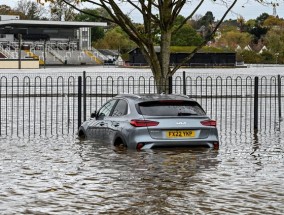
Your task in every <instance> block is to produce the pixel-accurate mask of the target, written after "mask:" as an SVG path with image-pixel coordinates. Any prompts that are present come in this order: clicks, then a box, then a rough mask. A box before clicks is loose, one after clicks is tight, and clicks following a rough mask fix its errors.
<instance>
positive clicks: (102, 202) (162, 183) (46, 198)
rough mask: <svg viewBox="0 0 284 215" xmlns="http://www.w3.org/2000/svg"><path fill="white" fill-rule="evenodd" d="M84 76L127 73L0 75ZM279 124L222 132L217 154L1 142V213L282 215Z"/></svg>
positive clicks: (74, 142)
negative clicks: (268, 127)
mask: <svg viewBox="0 0 284 215" xmlns="http://www.w3.org/2000/svg"><path fill="white" fill-rule="evenodd" d="M73 69H74V70H73ZM84 70H85V71H86V72H87V73H88V74H89V73H90V74H91V73H92V72H95V71H97V72H102V73H104V74H106V75H108V74H110V75H112V74H113V73H111V72H110V71H112V72H114V70H115V71H117V72H118V73H119V74H120V72H121V74H123V73H125V72H129V71H130V69H121V68H101V67H86V68H79V67H78V68H68V69H66V68H47V69H46V70H44V69H41V70H32V71H28V70H21V71H18V70H8V71H1V73H2V72H3V73H2V74H4V75H5V74H9V73H10V74H19V73H24V74H25V75H29V74H30V75H33V74H34V75H43V74H44V75H50V74H54V75H55V73H56V72H57V74H59V72H60V73H69V72H74V73H78V72H81V71H84ZM106 71H108V72H106ZM283 71H284V68H283V67H270V68H266V67H250V68H247V69H241V68H239V69H214V70H212V69H210V70H202V69H192V70H190V69H188V70H186V72H191V74H195V75H196V76H197V75H203V76H205V75H213V74H214V75H234V76H236V75H242V74H243V75H278V74H280V75H281V72H282V73H283ZM28 72H29V74H28ZM135 72H137V73H138V74H144V73H145V72H149V70H147V69H141V70H135ZM283 123H284V122H280V125H279V129H276V130H269V131H266V130H265V129H263V130H262V131H261V132H259V133H254V132H249V131H245V130H243V131H234V130H231V129H230V130H225V129H222V130H220V142H221V146H220V149H219V150H218V151H215V150H210V149H202V148H200V149H199V148H195V149H191V148H176V149H155V150H146V151H140V152H138V151H132V150H125V149H117V148H114V147H112V146H110V145H105V144H102V143H98V142H95V141H79V140H78V139H76V137H75V136H73V135H69V136H64V135H62V136H60V135H59V136H53V137H48V138H47V137H39V136H35V137H31V138H27V137H21V138H15V137H13V138H12V137H5V136H4V137H3V136H2V137H1V136H0V214H1V215H2V214H4V215H6V214H7V215H10V214H11V215H13V214H17V215H18V214H28V215H30V214H36V215H43V214H44V215H46V214H47V215H49V214H50V215H54V214H56V215H57V214H60V215H61V214H63V215H65V214H66V215H73V214H76V215H77V214H130V215H132V214H135V215H136V214H158V215H160V214H163V215H164V214H165V215H166V214H279V215H280V214H284V204H283V202H284V186H283V184H284V130H283V126H284V125H283Z"/></svg>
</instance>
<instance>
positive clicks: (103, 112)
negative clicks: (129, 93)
mask: <svg viewBox="0 0 284 215" xmlns="http://www.w3.org/2000/svg"><path fill="white" fill-rule="evenodd" d="M116 102H117V101H116V100H114V99H113V100H110V101H108V102H107V103H105V104H104V105H103V106H102V107H101V108H100V109H99V111H98V113H97V115H96V122H95V125H94V130H95V131H94V133H95V137H96V140H98V141H103V142H104V141H105V137H106V132H107V127H108V120H107V118H108V117H109V115H110V113H111V112H112V109H113V107H114V105H115V103H116Z"/></svg>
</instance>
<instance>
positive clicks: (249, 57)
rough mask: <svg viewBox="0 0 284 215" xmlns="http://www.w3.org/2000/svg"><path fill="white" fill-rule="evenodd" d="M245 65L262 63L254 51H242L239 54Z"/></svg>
mask: <svg viewBox="0 0 284 215" xmlns="http://www.w3.org/2000/svg"><path fill="white" fill-rule="evenodd" d="M240 55H241V56H242V58H243V60H244V62H245V63H251V64H256V63H262V57H261V56H260V55H259V54H257V53H255V52H254V51H248V50H244V51H242V52H241V53H240Z"/></svg>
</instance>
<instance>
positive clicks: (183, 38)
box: [171, 24, 203, 46]
mask: <svg viewBox="0 0 284 215" xmlns="http://www.w3.org/2000/svg"><path fill="white" fill-rule="evenodd" d="M202 42H203V38H202V37H201V36H200V34H197V33H196V31H195V30H194V29H193V28H192V27H191V26H190V25H189V24H186V25H184V26H183V27H182V28H181V29H179V30H178V31H177V32H176V33H175V34H173V35H172V41H171V45H172V46H198V45H199V44H200V43H202Z"/></svg>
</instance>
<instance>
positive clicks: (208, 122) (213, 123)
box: [200, 120, 217, 127]
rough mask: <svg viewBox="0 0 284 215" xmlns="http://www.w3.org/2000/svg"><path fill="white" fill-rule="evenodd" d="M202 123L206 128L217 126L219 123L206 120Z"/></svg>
mask: <svg viewBox="0 0 284 215" xmlns="http://www.w3.org/2000/svg"><path fill="white" fill-rule="evenodd" d="M200 123H201V124H202V125H205V126H213V127H216V126H217V122H216V121H215V120H204V121H201V122H200Z"/></svg>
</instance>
